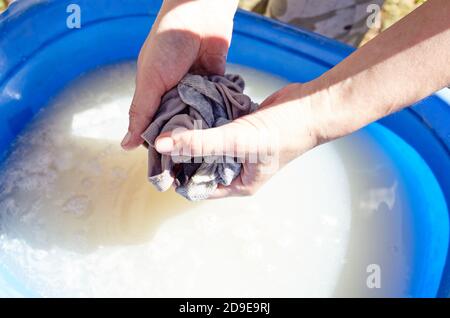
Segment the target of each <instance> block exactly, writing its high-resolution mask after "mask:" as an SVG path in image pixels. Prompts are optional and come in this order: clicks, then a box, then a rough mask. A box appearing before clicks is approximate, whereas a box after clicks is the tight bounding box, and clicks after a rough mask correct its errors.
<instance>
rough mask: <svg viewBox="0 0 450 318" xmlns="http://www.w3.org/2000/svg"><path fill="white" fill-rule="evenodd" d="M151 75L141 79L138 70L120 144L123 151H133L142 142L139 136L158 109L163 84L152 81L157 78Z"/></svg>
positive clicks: (163, 88) (162, 92)
mask: <svg viewBox="0 0 450 318" xmlns="http://www.w3.org/2000/svg"><path fill="white" fill-rule="evenodd" d="M145 71H146V70H144V72H145ZM154 72H156V70H155V71H154ZM154 72H153V73H154ZM153 75H154V74H150V75H149V76H145V77H143V76H142V75H141V73H140V72H139V70H138V74H137V77H136V90H135V92H134V96H133V101H132V102H131V106H130V110H129V125H128V132H127V133H126V135H125V137H124V138H123V140H122V143H121V146H122V148H124V149H125V150H131V149H134V148H136V147H138V146H140V145H141V144H142V143H143V142H144V140H143V139H142V137H141V134H142V133H143V132H144V131H145V129H147V127H148V126H149V125H150V122H151V119H152V117H153V115H154V114H155V112H156V110H157V109H158V106H159V104H160V101H161V97H162V95H163V94H164V92H165V87H164V85H163V83H162V82H159V83H158V82H156V81H154V80H153V78H159V77H158V76H153Z"/></svg>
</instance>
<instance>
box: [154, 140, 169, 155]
mask: <svg viewBox="0 0 450 318" xmlns="http://www.w3.org/2000/svg"><path fill="white" fill-rule="evenodd" d="M155 147H156V151H158V152H160V153H166V152H171V151H172V150H173V140H172V138H170V137H162V138H159V139H157V140H156V145H155Z"/></svg>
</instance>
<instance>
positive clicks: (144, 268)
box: [0, 63, 409, 297]
mask: <svg viewBox="0 0 450 318" xmlns="http://www.w3.org/2000/svg"><path fill="white" fill-rule="evenodd" d="M228 71H229V72H234V73H239V74H241V75H242V76H243V77H244V79H245V80H246V83H247V88H246V93H247V94H248V95H250V96H251V97H252V98H253V99H254V100H255V101H256V102H261V101H262V100H263V99H264V98H265V97H267V96H269V95H270V94H271V93H272V92H274V91H275V90H277V89H279V88H281V87H282V86H284V85H285V84H286V82H285V81H284V80H282V79H280V78H276V77H274V76H270V75H267V74H264V73H261V72H259V71H256V70H253V69H249V68H244V67H240V66H235V65H231V66H229V70H228ZM134 74H135V64H134V63H124V64H120V65H115V66H110V67H106V68H103V69H100V70H97V71H95V72H93V73H91V74H88V75H86V76H84V77H83V78H81V79H79V80H78V81H76V82H75V83H74V84H72V85H70V87H68V88H67V89H66V90H65V91H64V92H63V93H62V94H60V95H59V96H58V97H57V98H56V99H55V100H54V101H52V102H51V104H50V105H49V106H47V107H45V108H44V109H43V110H42V111H41V112H40V113H39V114H38V116H37V117H36V118H35V120H34V121H33V122H32V124H30V125H29V126H28V127H27V129H26V130H25V131H24V133H22V134H21V135H20V136H19V137H18V139H17V141H16V142H15V144H14V145H13V147H12V150H11V153H10V154H9V155H8V157H7V159H6V161H5V163H4V164H3V168H2V169H1V170H0V178H1V180H2V181H1V183H0V263H1V264H3V266H5V267H6V268H7V269H8V270H9V271H10V272H11V273H12V274H13V275H14V276H15V277H17V278H18V279H20V280H21V281H23V282H26V286H27V287H28V288H29V289H31V290H34V291H36V293H38V294H39V295H41V296H62V297H65V296H74V297H78V296H97V297H100V296H105V297H108V296H150V297H164V296H166V297H220V296H223V297H229V296H233V297H269V296H270V297H283V296H285V297H301V296H307V297H315V296H321V297H327V296H333V295H337V296H341V295H351V294H352V293H354V292H355V290H358V292H359V291H362V292H365V290H364V288H365V275H366V266H367V265H369V264H370V263H371V262H378V263H379V264H381V265H382V266H383V270H384V273H387V274H386V275H387V277H391V276H392V279H393V280H395V281H397V283H396V284H394V285H395V286H396V287H395V288H391V289H385V290H383V292H384V293H385V294H386V293H387V294H395V293H399V292H400V291H401V289H402V288H403V286H404V285H405V284H406V282H407V280H408V277H407V272H405V271H404V268H405V266H406V265H405V264H407V262H408V257H409V256H408V255H409V253H408V247H407V246H406V245H407V243H405V242H407V240H405V237H404V236H405V234H404V233H403V232H402V233H396V231H395V230H392V231H389V229H390V228H392V229H398V227H399V226H400V227H401V225H402V224H403V225H404V226H406V225H405V224H407V220H406V219H405V217H404V215H403V214H402V213H401V202H402V200H401V196H402V194H401V191H402V184H401V182H400V181H398V180H397V178H396V176H395V169H394V168H392V167H391V164H390V163H389V162H388V158H385V157H383V154H382V152H381V151H380V150H376V145H373V147H372V148H373V149H375V150H374V151H372V152H370V154H369V152H367V151H364V156H366V157H365V158H364V163H363V164H361V162H360V161H361V160H360V159H361V158H359V159H358V156H354V155H350V156H349V154H352V150H348V145H347V144H345V143H346V142H347V143H348V142H350V144H358V142H360V143H361V144H362V143H364V144H367V143H368V142H370V140H369V141H368V138H369V137H367V136H365V135H364V134H363V133H362V134H361V135H358V134H356V135H354V136H352V137H349V138H352V139H351V140H350V139H347V141H346V140H344V141H339V142H333V143H329V144H325V145H322V146H320V147H317V148H316V149H314V150H312V151H310V152H308V153H306V154H305V155H303V156H301V157H300V158H299V159H297V160H295V161H294V162H292V163H290V164H289V165H288V166H287V167H285V168H284V169H283V170H281V171H280V172H279V173H278V174H277V175H276V176H275V177H273V179H272V180H271V181H270V182H269V183H267V184H266V185H265V186H264V187H263V188H262V189H261V190H260V191H259V192H258V193H257V194H256V195H254V196H253V197H246V198H227V199H222V200H211V201H204V202H198V203H192V202H188V201H187V200H185V199H184V198H182V197H180V196H179V195H177V194H176V193H175V192H174V191H173V190H170V191H168V192H165V193H159V192H157V191H156V190H154V189H153V188H152V186H151V185H150V184H149V183H148V182H147V180H146V175H147V174H146V168H147V158H146V150H145V149H144V148H141V149H138V150H135V151H133V152H125V151H123V150H122V149H121V148H120V141H121V138H122V137H123V135H124V133H125V132H126V129H127V125H128V108H129V104H130V101H131V96H132V94H133V90H134ZM353 151H356V152H357V148H353ZM361 156H362V155H361ZM358 160H359V161H358ZM362 167H364V168H362ZM361 176H363V178H362V177H361ZM361 180H364V181H361ZM380 211H381V212H380ZM355 214H356V215H357V217H356V218H355ZM380 214H381V215H382V216H381V218H383V222H382V223H383V226H384V228H385V229H387V230H386V233H384V234H383V237H382V238H378V240H377V241H378V243H377V248H374V247H373V246H372V245H373V244H374V243H373V242H372V241H371V239H373V238H374V237H379V229H380V227H379V225H377V226H376V229H373V224H372V223H371V222H372V220H373V216H374V215H380ZM355 220H356V225H355V224H354V223H353V222H355ZM386 220H388V222H389V225H387V226H386V225H385V224H384V223H385V222H386ZM380 222H381V221H380ZM355 226H356V234H357V235H359V239H360V240H359V244H360V245H358V247H357V248H356V250H357V251H358V253H356V254H355V253H349V246H350V245H351V244H350V243H351V242H349V237H350V236H351V235H352V237H354V235H355ZM376 230H378V232H377V233H376ZM372 232H373V235H372V234H370V235H367V236H366V237H365V236H364V234H365V233H372ZM397 232H398V231H397ZM389 233H393V234H392V235H390V234H389ZM398 235H400V236H401V237H398ZM402 235H403V236H402ZM371 244H372V245H371ZM353 245H354V243H353ZM367 247H369V248H368V249H367ZM353 250H355V248H353ZM362 250H365V251H366V253H362V252H361V251H362ZM386 250H388V253H387V255H386ZM351 273H354V274H355V275H352V274H351ZM399 273H400V274H399ZM343 277H344V278H345V279H343ZM355 280H357V281H355ZM355 286H356V287H355Z"/></svg>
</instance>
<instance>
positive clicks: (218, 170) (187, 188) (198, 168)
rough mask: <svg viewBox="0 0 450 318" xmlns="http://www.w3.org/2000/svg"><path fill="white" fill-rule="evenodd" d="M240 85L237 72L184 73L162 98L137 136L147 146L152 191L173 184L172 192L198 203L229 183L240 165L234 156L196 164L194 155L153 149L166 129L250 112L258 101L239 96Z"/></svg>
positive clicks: (203, 124)
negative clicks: (156, 110) (149, 122)
mask: <svg viewBox="0 0 450 318" xmlns="http://www.w3.org/2000/svg"><path fill="white" fill-rule="evenodd" d="M244 86H245V83H244V80H243V79H242V77H241V76H239V75H232V74H226V75H225V76H220V75H210V76H200V75H193V74H187V75H186V76H185V77H184V78H183V79H182V80H181V81H180V82H179V84H178V85H177V86H176V87H174V88H173V89H171V90H170V91H168V92H167V93H166V94H165V95H164V96H163V97H162V99H161V105H160V107H159V109H158V112H157V113H156V115H155V116H154V118H153V121H152V123H151V124H150V126H149V127H148V128H147V129H146V130H145V132H144V133H143V134H142V138H143V139H144V140H145V141H146V142H147V143H148V144H149V147H148V179H149V181H150V182H151V183H152V184H153V185H154V186H155V187H156V189H157V190H159V191H166V190H168V189H169V188H170V187H171V186H172V185H174V186H175V190H176V192H177V193H179V194H180V195H182V196H184V197H185V198H187V199H188V200H191V201H198V200H203V199H207V198H208V197H209V196H210V195H211V194H212V193H213V192H214V191H215V190H216V188H217V186H218V185H219V184H222V185H225V186H227V185H230V183H231V182H232V181H233V180H234V179H235V178H236V177H237V176H238V175H239V173H240V171H241V166H242V164H241V163H239V162H237V160H234V159H235V158H227V157H224V156H209V157H206V158H203V160H201V162H199V160H198V158H189V159H188V160H186V158H185V160H184V161H182V162H180V161H181V160H182V158H180V157H181V156H178V157H177V156H171V155H161V154H160V153H158V152H157V151H156V149H155V148H154V143H155V139H156V138H157V137H158V136H159V135H160V134H161V133H163V132H166V131H173V130H175V129H177V128H186V129H207V128H212V127H218V126H221V125H224V124H226V123H228V122H230V121H232V120H233V119H235V118H237V117H241V116H244V115H247V114H249V113H251V112H253V111H255V110H256V109H257V107H258V104H256V103H253V102H252V101H251V99H250V97H248V96H247V95H245V94H243V91H244ZM195 159H197V160H195ZM230 159H231V160H230Z"/></svg>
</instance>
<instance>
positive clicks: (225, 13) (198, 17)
mask: <svg viewBox="0 0 450 318" xmlns="http://www.w3.org/2000/svg"><path fill="white" fill-rule="evenodd" d="M237 5H238V0H165V1H164V2H163V5H162V7H161V10H160V11H159V14H158V17H157V18H156V21H155V23H154V25H153V27H152V30H151V32H150V34H149V35H148V37H147V39H146V40H145V43H144V45H143V46H142V48H141V51H140V53H139V58H138V63H137V75H136V90H135V93H134V96H133V101H132V103H131V107H130V112H129V115H130V119H129V127H128V132H127V134H126V135H125V137H124V139H123V141H122V147H123V148H124V149H126V150H131V149H134V148H136V147H138V146H139V145H141V144H142V143H143V140H142V138H141V134H142V132H143V131H144V130H145V129H146V128H147V127H148V125H149V124H150V121H151V119H152V117H153V115H154V113H155V112H156V110H157V109H158V106H159V103H160V100H161V97H162V95H163V94H164V93H165V92H166V91H168V90H170V89H171V88H172V87H174V86H175V85H176V84H177V83H178V82H179V81H180V80H181V78H182V77H183V76H184V75H185V74H186V73H187V72H188V71H189V70H194V71H195V72H197V73H214V74H223V73H224V71H225V63H226V56H227V52H228V48H229V45H230V39H231V31H232V29H233V16H234V13H235V11H236V9H237Z"/></svg>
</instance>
